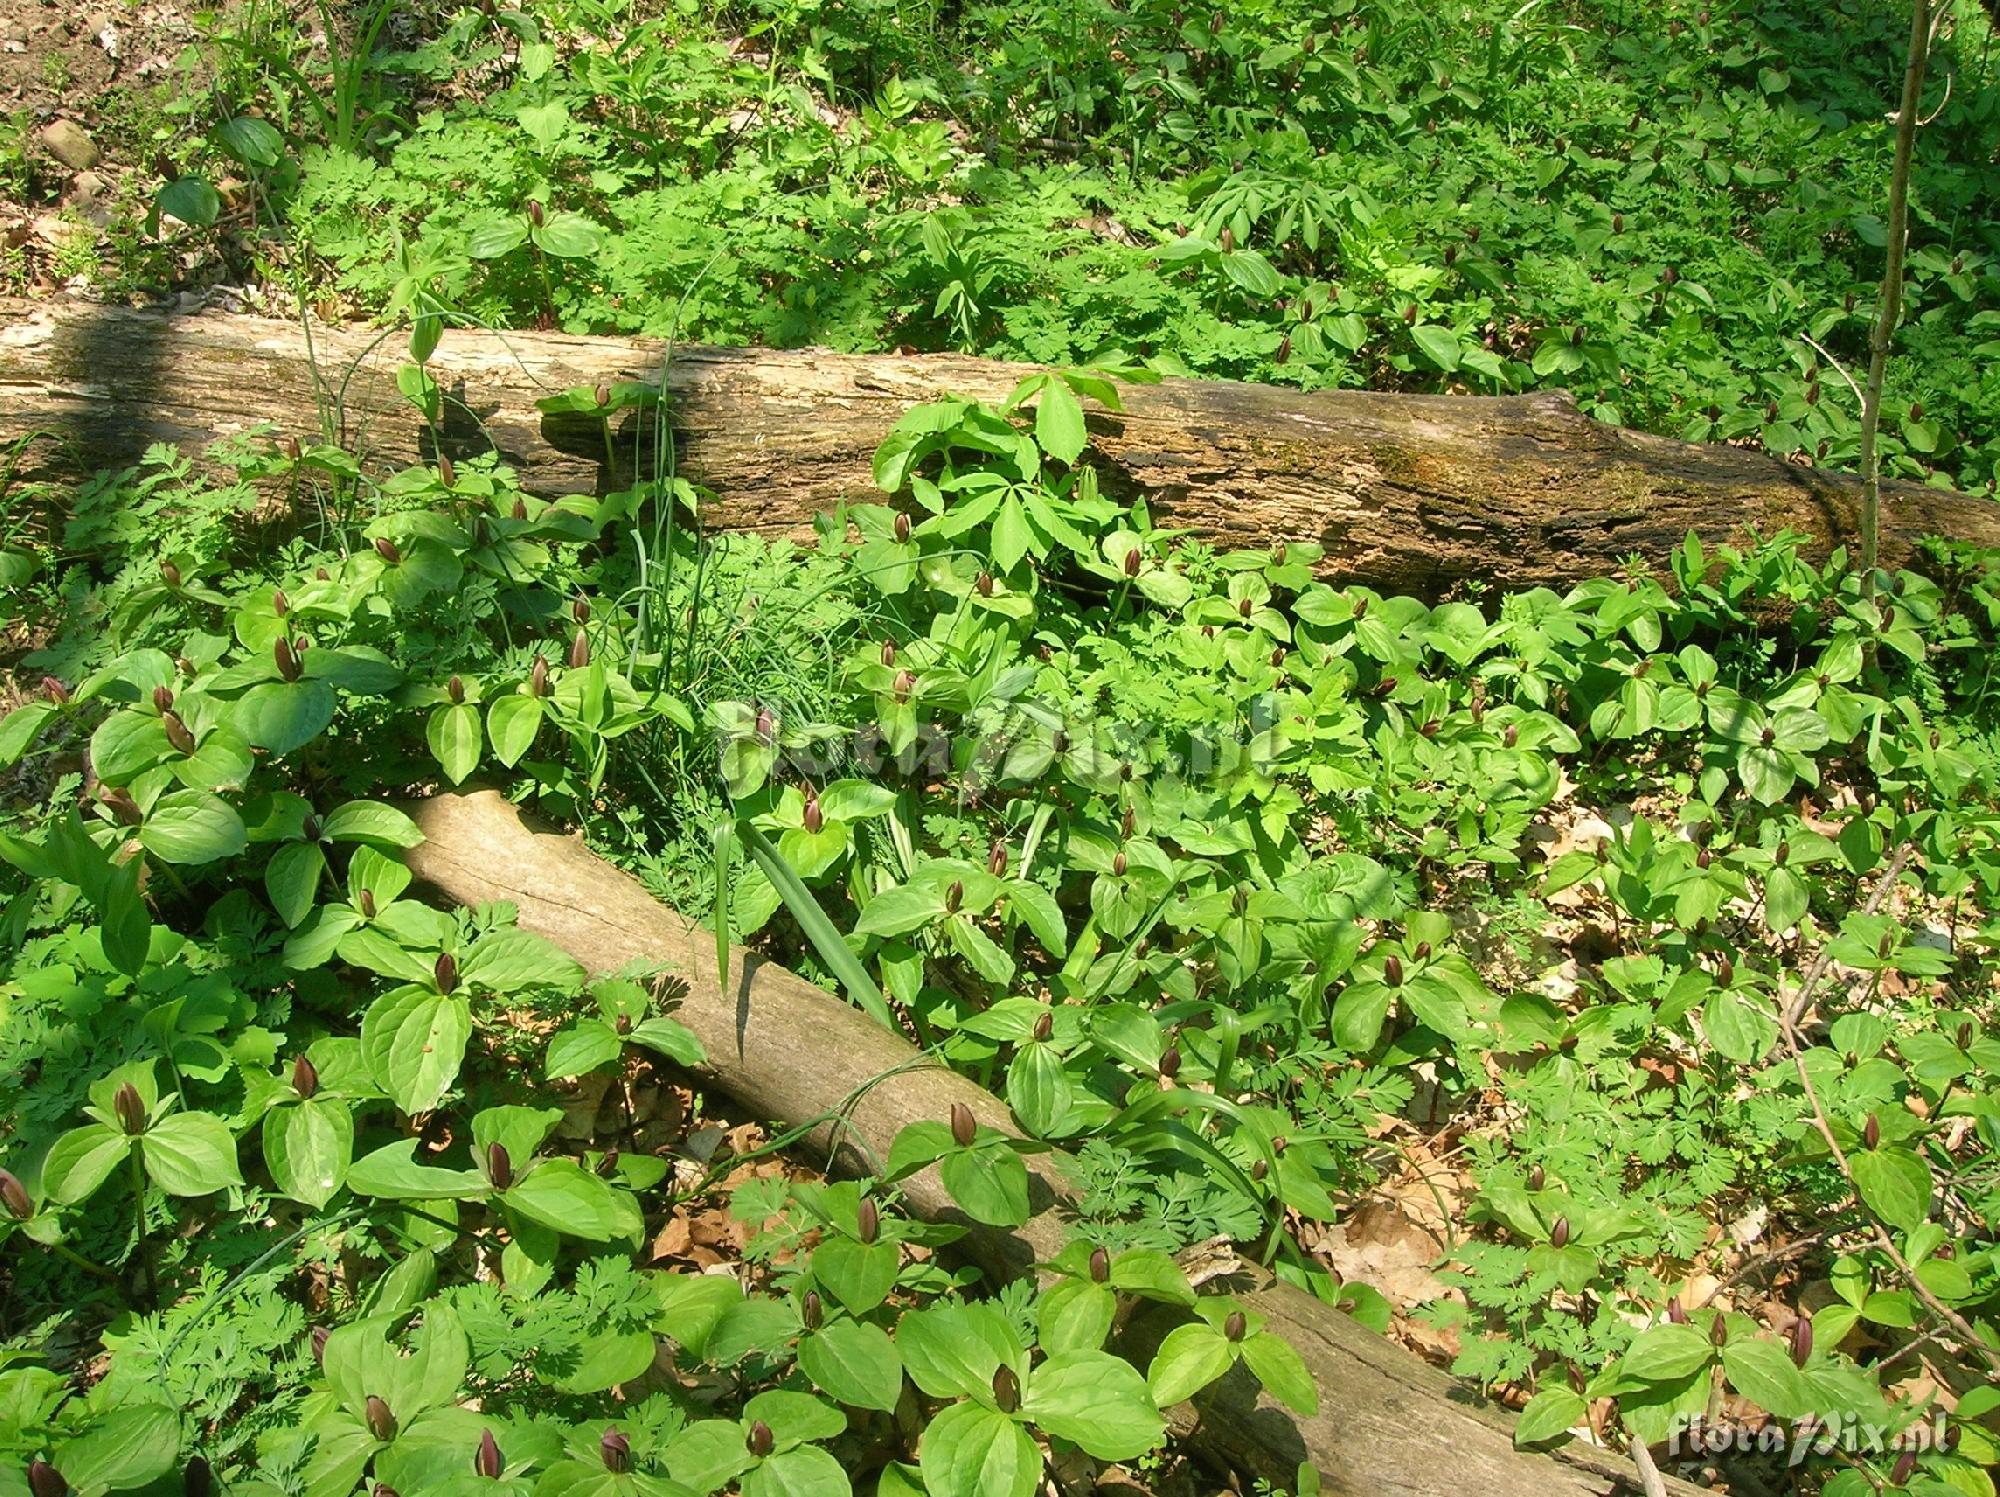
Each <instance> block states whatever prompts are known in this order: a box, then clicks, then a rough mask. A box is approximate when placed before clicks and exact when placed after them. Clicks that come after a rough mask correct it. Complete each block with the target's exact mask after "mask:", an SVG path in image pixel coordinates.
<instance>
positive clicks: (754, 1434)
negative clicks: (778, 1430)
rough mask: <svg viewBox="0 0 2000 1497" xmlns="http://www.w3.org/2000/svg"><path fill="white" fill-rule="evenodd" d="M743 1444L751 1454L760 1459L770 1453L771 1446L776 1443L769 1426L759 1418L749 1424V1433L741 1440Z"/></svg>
mask: <svg viewBox="0 0 2000 1497" xmlns="http://www.w3.org/2000/svg"><path fill="white" fill-rule="evenodd" d="M743 1444H744V1446H745V1448H746V1449H748V1450H749V1452H750V1453H751V1454H752V1455H754V1456H756V1457H757V1459H758V1460H760V1461H761V1460H762V1459H764V1457H765V1456H767V1455H769V1454H770V1453H771V1448H772V1446H774V1445H776V1444H777V1440H776V1438H775V1437H774V1436H773V1435H772V1434H771V1426H770V1425H768V1424H766V1423H765V1422H764V1421H763V1420H761V1419H759V1420H757V1421H756V1422H755V1423H753V1424H752V1425H751V1426H750V1433H749V1435H748V1437H747V1438H745V1440H744V1441H743Z"/></svg>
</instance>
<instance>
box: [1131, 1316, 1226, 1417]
mask: <svg viewBox="0 0 2000 1497" xmlns="http://www.w3.org/2000/svg"><path fill="white" fill-rule="evenodd" d="M1235 1361H1236V1348H1235V1347H1233V1346H1231V1345H1230V1344H1229V1341H1228V1340H1227V1338H1225V1337H1224V1336H1223V1335H1222V1333H1221V1332H1220V1331H1218V1330H1216V1329H1214V1328H1213V1327H1212V1326H1209V1325H1207V1324H1204V1323H1203V1322H1200V1321H1194V1322H1191V1323H1189V1324H1187V1325H1183V1326H1176V1327H1175V1328H1174V1329H1173V1330H1171V1331H1169V1332H1167V1335H1166V1339H1165V1340H1163V1341H1162V1342H1161V1343H1160V1349H1159V1350H1158V1351H1156V1352H1154V1353H1153V1363H1152V1366H1150V1367H1148V1368H1147V1369H1146V1384H1147V1386H1148V1387H1149V1388H1151V1389H1152V1392H1153V1401H1154V1402H1155V1403H1156V1404H1158V1405H1159V1406H1160V1407H1161V1408H1163V1409H1164V1408H1166V1407H1168V1406H1169V1405H1170V1404H1177V1403H1179V1402H1181V1400H1183V1399H1186V1398H1192V1397H1193V1396H1194V1395H1195V1394H1196V1393H1199V1392H1200V1391H1201V1390H1202V1389H1203V1388H1206V1387H1207V1386H1208V1385H1209V1384H1210V1383H1212V1382H1214V1381H1215V1380H1216V1379H1217V1378H1219V1377H1221V1376H1222V1374H1223V1373H1225V1372H1227V1371H1228V1370H1229V1369H1230V1367H1231V1365H1233V1364H1234V1362H1235Z"/></svg>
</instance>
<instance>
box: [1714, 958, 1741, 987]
mask: <svg viewBox="0 0 2000 1497" xmlns="http://www.w3.org/2000/svg"><path fill="white" fill-rule="evenodd" d="M1715 980H1716V981H1717V982H1718V983H1720V984H1721V985H1722V986H1723V987H1725V988H1732V987H1734V986H1736V963H1734V962H1732V961H1731V960H1730V959H1729V958H1728V957H1726V956H1725V957H1724V958H1723V959H1722V960H1721V961H1719V962H1717V963H1716V964H1715Z"/></svg>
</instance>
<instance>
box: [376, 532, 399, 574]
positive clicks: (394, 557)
mask: <svg viewBox="0 0 2000 1497" xmlns="http://www.w3.org/2000/svg"><path fill="white" fill-rule="evenodd" d="M375 554H376V555H377V556H379V557H381V558H382V559H383V560H384V561H386V562H388V563H389V565H390V566H392V567H393V566H397V565H399V564H400V563H401V562H402V560H403V553H402V552H401V551H400V550H399V549H397V546H396V543H395V542H394V541H392V540H390V539H389V537H388V536H386V535H378V536H376V537H375Z"/></svg>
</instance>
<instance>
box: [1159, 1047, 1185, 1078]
mask: <svg viewBox="0 0 2000 1497" xmlns="http://www.w3.org/2000/svg"><path fill="white" fill-rule="evenodd" d="M1180 1073H1181V1047H1180V1046H1179V1045H1169V1046H1167V1048H1166V1049H1165V1050H1164V1051H1163V1052H1162V1053H1161V1055H1160V1079H1161V1080H1162V1081H1172V1080H1173V1079H1174V1078H1175V1077H1176V1076H1178V1075H1180Z"/></svg>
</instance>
